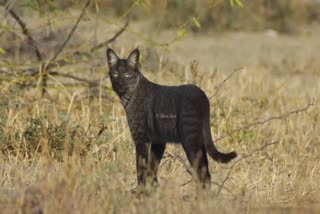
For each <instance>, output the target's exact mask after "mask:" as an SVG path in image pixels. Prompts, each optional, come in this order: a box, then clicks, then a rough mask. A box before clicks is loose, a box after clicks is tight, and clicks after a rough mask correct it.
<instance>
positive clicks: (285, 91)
mask: <svg viewBox="0 0 320 214" xmlns="http://www.w3.org/2000/svg"><path fill="white" fill-rule="evenodd" d="M29 19H30V20H28V22H29V23H37V22H36V21H32V17H30V18H29ZM93 25H96V26H98V27H99V31H97V32H94V31H93V28H92V26H93ZM37 26H41V25H40V24H39V25H37V24H35V26H32V27H34V28H35V29H39V30H38V31H37V30H35V31H34V33H35V35H37V39H39V40H41V38H42V37H43V35H42V34H41V32H40V31H41V30H40V27H38V28H37ZM104 26H107V27H104ZM113 28H115V29H113ZM151 28H152V26H150V25H148V24H146V22H142V21H140V22H137V23H132V24H131V25H130V26H129V27H128V29H127V31H126V32H125V33H124V34H123V35H121V37H119V39H118V40H117V41H116V42H115V43H113V44H112V47H113V48H114V49H115V50H117V51H119V52H120V53H121V55H122V56H123V57H124V56H126V54H128V53H129V52H130V51H131V49H132V48H134V47H136V46H139V47H140V49H141V52H142V55H143V57H144V65H143V68H142V72H143V73H144V74H145V75H146V76H147V77H148V78H149V79H150V80H152V81H155V82H158V83H161V84H167V85H177V84H184V83H193V84H196V85H198V86H200V87H201V88H202V89H203V90H204V91H205V92H206V93H207V95H208V97H210V103H211V130H212V133H213V137H214V139H218V140H217V141H216V142H215V145H216V147H218V149H219V150H220V151H225V152H227V151H232V150H235V151H237V152H238V153H239V154H240V155H241V157H240V159H238V160H236V161H234V162H232V163H230V164H227V165H222V164H218V163H216V162H214V161H213V160H211V159H210V163H209V164H210V172H211V175H212V180H211V181H212V185H211V188H210V189H209V190H208V191H206V192H205V193H204V194H201V195H197V194H196V191H195V189H196V187H195V183H194V182H193V181H192V176H190V175H189V174H188V173H187V170H186V166H185V164H186V163H187V161H186V156H185V154H184V151H183V150H182V148H181V147H180V146H179V145H169V146H168V147H167V149H166V153H165V155H164V158H163V160H162V162H161V165H160V168H159V172H158V178H159V182H160V188H158V189H157V190H156V191H154V192H153V193H152V194H150V195H148V196H145V197H140V198H137V197H136V195H134V194H131V190H132V189H134V188H135V187H136V184H137V181H136V171H135V151H134V144H133V142H132V139H131V137H130V133H129V130H128V126H127V123H126V118H125V112H124V110H123V109H122V107H121V105H120V102H119V100H118V98H117V97H116V95H115V93H114V92H113V91H112V90H111V86H110V81H109V79H108V78H105V77H106V74H107V70H108V69H107V63H106V57H105V49H101V50H100V51H98V52H97V53H95V55H94V58H93V59H91V58H90V59H89V60H88V59H86V58H83V59H82V60H81V62H78V63H76V64H72V63H71V64H70V65H68V66H65V67H63V68H62V69H61V72H63V73H65V74H73V75H75V76H78V77H82V78H87V79H90V80H98V81H99V85H98V86H97V87H94V88H88V87H85V86H84V85H85V84H83V83H81V84H79V82H78V81H76V80H69V79H67V80H66V79H65V78H63V77H55V76H49V82H48V93H49V95H45V96H44V97H41V88H40V84H39V81H40V79H39V81H36V83H37V84H36V85H37V86H36V87H33V88H23V87H17V85H16V84H15V83H16V82H19V81H21V79H19V78H18V77H17V78H15V76H14V74H12V75H13V76H12V77H11V79H10V81H7V80H4V79H1V82H0V150H1V153H0V183H1V186H0V209H1V211H0V212H1V213H302V212H304V213H318V212H319V211H320V201H319V199H320V179H319V176H320V115H319V105H318V103H317V101H318V100H319V94H320V84H319V81H320V73H319V68H320V62H319V58H320V52H319V48H320V44H319V41H318V38H319V35H320V33H319V31H317V29H312V30H310V31H308V32H307V33H304V34H299V35H294V36H293V35H292V36H290V35H282V34H278V33H277V32H275V31H263V32H255V33H244V32H231V33H230V32H229V33H227V32H225V33H219V34H217V33H214V32H207V33H205V34H200V35H199V34H192V33H190V34H189V35H188V36H187V37H186V38H184V39H183V40H182V41H181V42H176V43H174V44H172V45H170V46H169V47H161V46H156V45H155V44H154V43H152V42H150V41H149V42H148V41H146V40H145V39H143V38H142V37H141V36H140V35H138V34H137V33H136V32H144V35H146V36H147V37H148V38H152V39H153V41H159V42H165V41H170V39H171V38H172V37H174V36H175V34H176V32H174V31H173V30H164V31H162V32H161V33H154V32H153V33H149V32H152V30H150V29H151ZM66 29H70V26H69V25H68V22H66V23H64V24H62V25H61V26H59V28H57V31H58V30H60V31H58V33H57V34H54V35H55V36H54V37H53V38H51V39H50V37H48V38H49V39H47V40H43V41H42V40H41V41H42V43H41V44H40V46H41V45H42V46H41V48H46V49H47V50H48V51H46V53H44V54H48V55H50V53H51V52H52V51H53V50H56V48H57V45H56V44H57V42H58V41H60V40H59V37H58V36H59V35H60V34H62V35H65V34H66V33H67V32H68V30H66ZM114 30H116V27H114V26H113V27H110V26H109V25H108V24H106V22H104V20H103V19H101V20H99V22H96V21H95V20H93V19H89V20H86V21H85V22H84V23H82V24H81V25H80V26H79V28H78V30H77V32H76V33H75V35H74V37H73V38H72V39H71V41H70V45H68V47H67V48H66V49H65V52H72V51H75V50H85V49H86V48H88V47H89V46H90V45H91V44H93V43H95V42H97V41H102V40H103V39H105V37H108V38H109V37H111V36H112V35H113V31H114ZM8 41H9V40H8V38H5V37H1V46H2V47H4V46H5V45H7V46H10V44H16V43H15V42H12V43H8ZM13 48H14V47H13ZM19 50H20V52H19V54H17V53H16V52H14V51H13V52H12V53H9V52H8V53H7V55H6V56H5V57H6V58H5V57H3V58H2V59H3V60H1V67H5V66H7V64H6V63H7V61H6V60H9V61H10V62H11V65H12V66H13V67H14V66H15V65H17V64H19V63H21V62H24V61H27V62H28V63H30V62H29V61H28V58H33V57H34V56H33V57H31V55H30V50H28V46H27V45H26V46H25V47H24V48H21V49H19ZM13 70H14V69H13ZM91 94H95V95H96V96H95V97H94V98H92V97H89V96H90V95H91ZM313 100H315V103H313ZM309 104H313V105H309ZM306 107H307V108H306ZM300 110H301V111H300ZM296 111H297V113H294V112H296ZM278 116H279V117H278ZM241 127H245V128H243V129H241ZM246 127H247V128H246ZM238 129H240V130H238ZM233 130H238V131H235V132H233ZM187 164H188V163H187ZM187 167H188V165H187Z"/></svg>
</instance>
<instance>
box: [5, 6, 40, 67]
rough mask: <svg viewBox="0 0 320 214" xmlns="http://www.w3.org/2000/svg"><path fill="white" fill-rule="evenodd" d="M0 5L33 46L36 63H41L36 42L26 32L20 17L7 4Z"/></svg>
mask: <svg viewBox="0 0 320 214" xmlns="http://www.w3.org/2000/svg"><path fill="white" fill-rule="evenodd" d="M0 5H1V6H3V7H4V8H5V10H6V11H8V12H9V14H10V15H11V16H12V18H14V19H15V20H16V22H17V23H18V24H19V26H20V28H21V30H22V33H23V34H24V35H25V36H26V37H27V39H28V40H29V42H30V43H31V45H32V46H33V48H34V51H35V53H36V56H37V59H38V61H39V62H41V61H42V55H41V53H40V50H39V48H38V46H37V43H36V41H35V40H34V38H33V37H32V35H31V33H30V31H29V30H28V28H27V25H26V24H25V23H24V21H22V19H21V18H20V16H19V15H18V14H17V13H16V12H15V11H14V10H13V9H12V8H10V7H9V6H8V5H7V4H5V3H4V2H0Z"/></svg>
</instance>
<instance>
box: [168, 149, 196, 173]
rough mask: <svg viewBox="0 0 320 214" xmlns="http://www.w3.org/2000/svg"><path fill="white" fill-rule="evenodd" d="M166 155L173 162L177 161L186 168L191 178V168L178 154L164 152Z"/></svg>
mask: <svg viewBox="0 0 320 214" xmlns="http://www.w3.org/2000/svg"><path fill="white" fill-rule="evenodd" d="M166 154H167V155H168V157H170V158H172V159H173V160H179V161H180V162H181V163H182V164H183V166H184V167H185V168H186V170H187V172H188V174H189V175H191V176H192V177H193V170H192V168H191V167H190V166H189V165H188V164H187V162H186V160H185V159H184V158H183V157H182V156H181V155H180V154H179V153H176V154H174V155H173V154H171V153H169V152H166Z"/></svg>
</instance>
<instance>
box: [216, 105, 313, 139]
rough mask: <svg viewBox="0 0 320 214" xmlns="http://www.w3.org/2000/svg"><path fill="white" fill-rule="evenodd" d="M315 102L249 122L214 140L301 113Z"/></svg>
mask: <svg viewBox="0 0 320 214" xmlns="http://www.w3.org/2000/svg"><path fill="white" fill-rule="evenodd" d="M314 104H315V100H314V99H313V100H312V102H311V103H309V104H308V105H306V106H305V107H304V108H301V109H297V110H294V111H290V112H288V113H285V114H282V115H279V116H274V117H270V118H268V119H265V120H262V121H257V122H253V123H249V124H248V125H245V126H243V127H240V128H237V129H235V130H232V131H230V132H229V133H227V134H226V135H223V136H221V137H218V138H216V139H214V141H213V142H217V141H219V140H222V139H224V138H226V137H229V136H231V135H233V134H234V133H237V132H240V131H243V130H246V129H249V128H251V127H253V126H257V125H263V124H265V123H268V122H270V121H272V120H283V119H285V118H287V117H289V116H290V115H292V114H298V113H301V112H305V111H307V110H308V109H309V108H310V107H311V106H314Z"/></svg>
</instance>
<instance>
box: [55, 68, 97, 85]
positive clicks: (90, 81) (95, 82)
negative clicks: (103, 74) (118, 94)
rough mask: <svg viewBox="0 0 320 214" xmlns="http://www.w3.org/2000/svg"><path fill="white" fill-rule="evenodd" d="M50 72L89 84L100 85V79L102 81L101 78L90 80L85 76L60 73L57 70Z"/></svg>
mask: <svg viewBox="0 0 320 214" xmlns="http://www.w3.org/2000/svg"><path fill="white" fill-rule="evenodd" d="M49 74H50V75H52V76H61V77H66V78H70V79H74V80H77V81H80V82H85V83H87V84H88V85H89V86H98V85H99V81H100V80H88V79H85V78H81V77H77V76H74V75H72V74H64V73H59V72H57V71H51V72H49Z"/></svg>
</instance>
